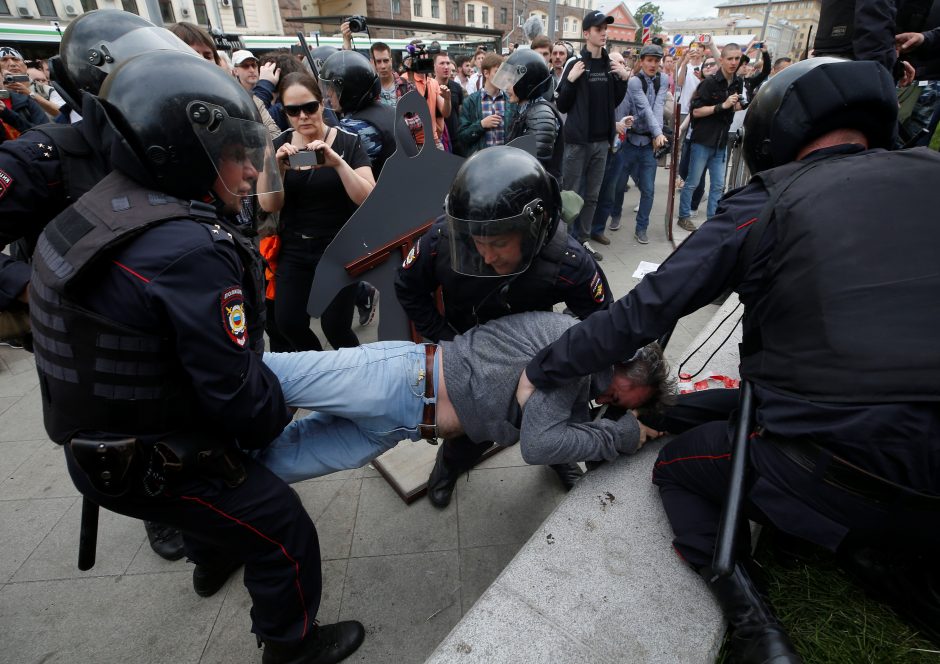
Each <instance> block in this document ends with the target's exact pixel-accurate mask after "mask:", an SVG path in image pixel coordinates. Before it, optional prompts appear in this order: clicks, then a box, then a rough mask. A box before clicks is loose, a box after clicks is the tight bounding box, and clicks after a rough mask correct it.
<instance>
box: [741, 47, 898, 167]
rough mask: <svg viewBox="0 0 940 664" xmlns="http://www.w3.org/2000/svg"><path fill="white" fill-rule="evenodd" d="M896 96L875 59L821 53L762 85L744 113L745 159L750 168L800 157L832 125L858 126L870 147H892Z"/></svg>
mask: <svg viewBox="0 0 940 664" xmlns="http://www.w3.org/2000/svg"><path fill="white" fill-rule="evenodd" d="M897 117H898V99H897V94H896V92H895V87H894V81H893V80H892V78H891V74H889V73H888V70H887V69H885V68H884V67H883V66H881V65H880V64H878V63H877V62H871V61H853V60H842V59H840V58H830V57H820V58H811V59H809V60H803V61H802V62H798V63H796V64H794V65H790V66H789V67H787V68H786V69H784V70H783V71H781V72H780V73H779V74H776V75H775V76H774V77H773V78H771V79H770V80H768V81H767V82H766V83H764V85H762V86H761V88H760V90H759V91H758V93H757V95H756V96H755V97H754V100H753V101H752V102H751V104H750V106H749V107H748V111H747V115H746V116H745V117H744V128H743V131H744V160H745V161H746V162H747V166H748V168H749V169H750V170H751V172H752V173H757V172H759V171H763V170H765V169H768V168H773V167H774V166H781V165H783V164H786V163H789V162H791V161H793V160H794V159H796V155H797V154H798V153H799V151H800V149H801V148H803V147H804V146H805V145H807V144H808V143H810V142H811V141H813V140H814V139H816V138H819V137H820V136H822V135H823V134H826V133H828V132H830V131H832V130H834V129H857V130H859V131H861V132H862V133H863V134H865V136H866V137H867V138H868V144H869V147H872V148H885V149H890V148H891V147H892V146H893V145H894V139H895V134H896V131H897Z"/></svg>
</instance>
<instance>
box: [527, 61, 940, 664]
mask: <svg viewBox="0 0 940 664" xmlns="http://www.w3.org/2000/svg"><path fill="white" fill-rule="evenodd" d="M896 120H897V99H896V96H895V88H894V84H893V82H892V79H891V76H890V74H889V73H888V72H887V70H885V69H884V68H883V67H882V66H881V65H879V64H877V63H875V62H870V61H869V62H851V61H844V60H837V59H834V58H814V59H811V60H807V61H804V62H800V63H798V64H795V65H793V66H791V67H789V68H787V69H785V70H784V71H783V72H781V73H779V74H778V75H777V76H775V77H774V78H773V79H772V80H770V81H768V82H767V83H766V84H765V85H764V86H763V87H762V88H761V90H760V91H759V93H758V94H757V96H756V97H755V99H754V101H753V102H752V103H751V106H750V110H749V111H748V115H747V118H746V120H745V125H744V131H745V138H744V150H745V155H746V159H747V163H748V166H749V167H750V169H751V171H752V172H754V173H757V175H756V176H755V177H754V178H753V179H752V181H751V182H750V183H749V184H748V185H747V186H746V187H744V188H742V189H739V190H737V191H735V192H733V194H732V195H730V196H728V197H726V198H725V199H724V200H723V201H722V203H721V204H720V205H719V209H718V214H717V215H716V216H714V217H712V218H711V219H709V221H708V223H707V224H704V225H703V226H702V227H701V228H700V229H699V230H698V231H697V232H695V233H693V234H692V235H691V236H690V238H689V239H688V240H687V241H686V242H685V243H684V244H683V245H682V246H681V247H680V248H679V249H678V250H677V251H676V252H675V253H674V254H673V255H672V256H671V257H670V258H669V260H667V261H666V262H665V263H664V264H663V265H662V266H661V267H660V269H659V270H658V271H657V272H656V273H654V274H651V275H648V276H647V277H646V278H644V279H643V281H642V282H641V283H640V284H638V285H637V287H636V288H634V289H633V290H632V291H631V292H630V293H629V294H628V295H627V296H626V297H624V298H623V299H621V300H619V301H618V302H616V303H614V304H613V305H612V306H611V308H610V309H608V310H607V311H606V312H602V313H600V314H598V315H596V316H592V317H591V318H590V319H589V320H588V321H586V322H585V323H583V324H581V325H579V326H577V327H576V328H573V329H572V330H571V331H570V333H567V334H566V335H565V336H564V337H562V338H561V339H560V340H559V341H558V342H557V343H555V344H553V345H552V346H550V347H548V348H546V349H544V350H543V351H542V353H540V354H539V355H537V356H536V358H535V359H534V360H533V362H532V363H531V364H530V365H529V366H528V367H527V368H526V371H525V373H524V375H523V377H522V379H521V380H520V390H519V392H518V393H517V394H518V396H519V398H520V400H524V399H525V398H526V394H527V393H528V389H529V385H527V383H528V381H529V380H531V383H534V384H535V385H536V386H538V387H540V388H547V387H550V386H552V385H555V384H558V383H560V382H562V381H564V380H566V378H567V377H569V376H575V375H583V374H585V373H588V372H591V371H593V370H595V369H596V368H597V367H598V366H601V363H603V362H604V361H610V359H611V358H615V357H625V356H627V355H629V354H630V353H631V352H632V350H633V349H635V348H637V347H639V346H640V345H642V344H644V343H646V342H648V341H649V340H650V339H654V338H657V337H658V336H659V335H660V334H662V333H663V332H664V331H665V330H666V328H667V327H668V326H669V325H671V324H672V323H673V322H674V321H675V320H677V319H678V318H679V317H681V316H684V315H686V314H688V313H691V312H692V311H694V310H696V309H698V308H699V307H701V306H702V305H704V304H706V303H708V302H710V301H711V300H712V299H714V298H715V297H716V296H717V295H718V294H720V293H721V292H722V291H723V290H725V289H728V288H734V289H735V290H736V291H737V292H738V293H739V295H740V298H741V301H742V302H743V303H744V305H745V312H746V313H745V318H744V338H743V343H742V344H741V376H742V378H744V379H747V380H750V381H751V382H752V384H753V385H754V390H755V399H756V402H757V412H756V423H757V426H758V428H757V431H756V432H755V433H754V434H752V437H751V439H750V441H749V445H748V447H749V456H750V459H751V467H750V469H749V475H748V478H747V483H746V489H745V491H746V494H745V503H744V511H745V513H746V514H747V515H748V517H749V518H751V519H754V520H757V521H760V522H763V523H770V524H772V525H774V526H775V527H776V528H777V529H779V530H781V531H783V532H784V533H786V534H788V535H791V536H795V537H798V538H802V539H805V540H808V541H810V542H813V543H814V544H817V545H819V546H822V547H825V548H827V549H829V550H831V551H835V552H837V554H838V555H839V557H840V559H841V560H842V561H843V564H844V565H845V566H846V567H848V568H849V569H851V571H852V572H853V573H854V574H855V575H856V577H857V578H859V579H861V580H862V581H863V583H864V584H865V585H866V586H867V587H869V588H871V589H874V590H875V591H876V592H877V593H878V594H879V595H880V596H882V597H886V598H888V599H891V600H893V601H892V603H893V604H895V607H896V608H898V610H899V611H900V612H902V613H903V614H904V615H906V616H907V617H908V618H909V619H910V620H912V621H914V622H915V624H916V625H917V627H918V628H920V629H921V630H922V631H924V632H925V633H926V634H928V635H930V636H932V637H933V638H934V639H940V630H938V627H937V626H938V625H940V604H938V601H937V597H938V592H937V591H938V585H937V584H938V580H937V575H936V571H935V570H936V564H935V558H936V551H937V548H938V546H940V529H938V526H940V517H938V515H940V469H938V467H937V464H936V462H935V460H936V459H937V458H938V454H940V437H938V434H937V432H938V431H940V410H938V408H937V401H938V399H940V382H938V380H940V379H938V376H940V350H938V348H937V344H936V343H935V334H936V326H937V324H938V323H940V308H938V306H937V298H936V294H937V291H938V289H940V273H938V272H937V262H936V247H937V246H938V244H940V227H938V225H937V224H936V223H935V215H933V214H931V211H932V210H933V209H934V208H935V199H934V196H935V195H936V194H935V193H934V192H933V191H932V190H931V189H930V187H926V186H924V187H916V186H915V187H910V186H908V185H909V183H912V182H913V183H926V182H928V181H936V177H937V175H936V174H937V173H938V172H940V155H938V154H936V152H931V151H929V150H926V149H914V150H907V151H898V152H886V151H885V149H887V148H890V147H891V146H892V145H893V141H894V133H895V127H896ZM888 192H894V193H892V194H890V195H889V194H888ZM912 346H913V347H914V348H916V352H912ZM729 433H730V432H729V430H728V424H727V423H726V422H714V423H711V424H705V425H703V426H700V427H697V428H695V429H692V430H691V431H688V432H686V433H684V434H683V435H681V436H679V437H678V438H676V439H675V440H673V441H672V442H671V443H669V444H667V445H666V446H665V447H664V448H663V449H662V450H661V452H660V455H659V459H658V460H657V462H656V466H655V469H654V473H653V481H654V482H655V483H656V484H657V485H658V486H659V488H660V494H661V497H662V500H663V505H664V507H665V509H666V514H667V516H668V517H669V520H670V523H671V524H672V528H673V531H674V532H675V536H676V537H675V540H674V546H675V548H676V550H677V551H678V552H679V553H680V554H681V556H682V558H683V559H684V560H685V561H687V562H688V563H689V564H690V565H691V566H692V567H694V568H695V569H696V570H698V571H699V572H700V573H701V575H702V576H703V577H704V578H705V580H706V582H707V583H708V585H709V588H710V590H711V591H712V592H713V593H714V595H715V597H716V598H717V600H718V602H719V604H720V605H721V607H722V609H723V611H724V614H725V616H726V618H727V619H728V621H729V623H730V625H731V635H732V638H731V649H732V656H733V657H736V658H737V659H738V661H742V662H766V661H774V662H795V661H800V660H799V658H798V656H797V655H796V653H795V652H794V650H793V647H792V645H791V644H790V642H789V640H788V638H787V636H786V633H785V631H784V629H783V627H782V626H781V625H780V623H779V622H778V621H777V619H776V617H775V616H774V615H773V612H772V611H771V609H770V607H769V605H768V604H767V602H766V601H765V600H764V598H763V597H762V595H761V592H760V591H759V589H758V588H757V587H756V585H755V583H754V582H753V580H752V578H751V576H750V574H749V572H748V566H749V561H747V560H746V559H745V560H743V561H741V560H739V562H738V564H737V565H736V566H735V568H734V570H733V573H732V574H731V576H729V577H725V578H721V577H716V575H714V574H713V573H712V571H711V567H710V565H711V561H712V554H713V549H714V546H715V540H716V534H717V531H718V521H719V515H720V511H721V505H722V502H723V500H724V494H725V492H726V489H727V484H728V477H729V458H728V457H729V450H730V444H729V439H730V435H729ZM745 538H746V534H745ZM739 545H740V546H739V547H738V550H740V551H749V548H748V547H747V542H746V541H744V542H739ZM882 547H892V548H893V550H891V551H884V549H883V548H882ZM922 552H925V555H924V557H923V560H920V561H918V560H917V556H918V555H919V554H920V553H922ZM775 657H776V659H775Z"/></svg>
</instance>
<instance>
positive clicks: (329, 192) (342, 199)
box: [274, 128, 371, 240]
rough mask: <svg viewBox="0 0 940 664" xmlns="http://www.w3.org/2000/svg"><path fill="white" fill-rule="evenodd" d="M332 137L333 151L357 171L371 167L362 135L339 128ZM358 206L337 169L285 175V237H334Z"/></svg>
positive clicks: (278, 141) (285, 137)
mask: <svg viewBox="0 0 940 664" xmlns="http://www.w3.org/2000/svg"><path fill="white" fill-rule="evenodd" d="M328 131H336V132H337V134H336V138H335V139H334V140H333V145H332V146H331V147H332V148H333V152H335V153H336V154H338V155H339V156H340V157H341V158H342V159H343V161H345V162H346V163H347V164H349V165H350V166H351V167H352V168H353V169H354V170H355V169H357V168H360V167H362V166H370V165H371V162H370V160H369V155H368V154H366V151H365V150H364V149H363V147H362V143H361V142H360V140H359V136H357V135H356V134H351V133H349V132H346V131H343V130H342V129H339V128H334V129H328ZM293 133H294V132H293V130H292V129H289V130H287V131H285V132H284V133H283V134H281V135H280V136H278V137H277V138H275V139H274V148H275V150H276V149H278V148H280V147H281V146H282V145H284V144H285V143H288V142H290V140H291V136H292V135H293ZM357 207H358V206H357V205H356V204H355V203H353V201H352V199H350V198H349V196H348V195H347V194H346V189H345V188H344V187H343V181H342V180H341V179H340V177H339V174H338V173H337V172H336V169H334V168H330V167H329V166H327V167H320V168H312V169H310V170H305V171H295V170H288V171H287V172H286V173H285V174H284V207H283V208H282V209H281V228H282V231H281V232H282V236H283V237H284V238H285V239H288V240H289V239H291V238H297V237H300V236H303V237H304V239H332V238H333V237H334V236H335V235H336V234H337V233H338V232H339V229H340V228H342V227H343V224H345V223H346V221H347V220H348V219H349V217H350V216H352V213H353V212H355V210H356V208H357Z"/></svg>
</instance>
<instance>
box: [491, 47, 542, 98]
mask: <svg viewBox="0 0 940 664" xmlns="http://www.w3.org/2000/svg"><path fill="white" fill-rule="evenodd" d="M551 81H552V79H551V74H549V71H548V65H547V64H545V58H543V57H542V56H541V55H539V54H538V53H536V52H535V51H533V50H532V49H530V48H524V49H518V48H517V49H516V50H515V51H513V52H512V55H510V56H509V57H508V58H506V60H505V61H504V62H503V64H501V65H500V66H499V69H497V70H496V73H495V74H493V80H492V84H493V85H494V86H496V87H497V88H499V89H500V90H508V89H509V88H510V87H512V91H513V94H515V95H516V97H518V98H519V99H520V100H521V101H525V100H526V99H535V98H536V97H541V96H542V95H544V94H545V92H546V91H547V90H548V88H549V86H550V85H551Z"/></svg>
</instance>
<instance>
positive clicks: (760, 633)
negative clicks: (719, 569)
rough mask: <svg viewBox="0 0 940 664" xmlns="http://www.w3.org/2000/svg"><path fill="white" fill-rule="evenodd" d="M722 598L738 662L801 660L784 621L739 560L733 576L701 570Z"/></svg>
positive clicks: (792, 663)
mask: <svg viewBox="0 0 940 664" xmlns="http://www.w3.org/2000/svg"><path fill="white" fill-rule="evenodd" d="M699 574H701V575H702V578H704V579H705V582H706V583H707V584H708V588H709V590H711V591H712V594H713V595H714V596H715V598H716V599H717V600H718V604H719V605H720V606H721V610H722V613H724V614H725V619H726V620H727V621H728V626H729V628H730V629H729V634H730V639H729V646H730V648H729V651H730V655H731V657H730V659H731V661H732V662H736V663H737V664H799V663H800V662H802V661H803V660H802V659H801V658H800V656H799V655H797V654H796V650H794V649H793V644H792V643H790V638H789V637H788V636H787V633H786V631H784V629H783V625H781V624H780V621H779V620H777V617H776V616H775V615H774V614H773V611H772V610H771V609H770V606H769V604H768V603H767V601H766V600H765V599H764V597H763V596H762V595H761V593H760V592H759V591H758V590H757V586H756V585H755V584H754V582H753V581H752V580H751V577H750V575H749V574H748V572H747V570H746V569H744V567H743V566H742V565H741V564H740V563H738V564H736V565H735V566H734V572H733V573H732V574H731V575H730V576H726V577H719V576H718V575H716V574H714V573H713V572H712V571H711V568H709V567H705V568H703V569H701V570H700V571H699Z"/></svg>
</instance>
